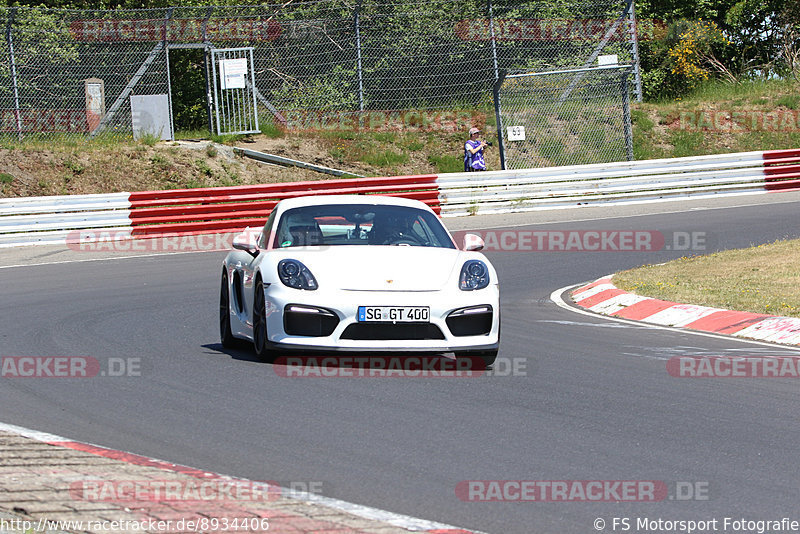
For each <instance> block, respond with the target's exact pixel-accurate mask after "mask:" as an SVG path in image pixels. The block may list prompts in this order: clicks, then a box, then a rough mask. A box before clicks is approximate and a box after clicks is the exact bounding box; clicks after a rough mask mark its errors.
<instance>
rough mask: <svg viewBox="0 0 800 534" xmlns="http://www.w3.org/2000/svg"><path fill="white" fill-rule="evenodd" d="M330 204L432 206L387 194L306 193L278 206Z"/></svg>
mask: <svg viewBox="0 0 800 534" xmlns="http://www.w3.org/2000/svg"><path fill="white" fill-rule="evenodd" d="M330 204H368V205H371V204H380V205H382V206H406V207H409V208H419V209H425V210H429V211H430V207H428V205H427V204H425V203H424V202H420V201H419V200H412V199H410V198H401V197H389V196H385V195H306V196H302V197H295V198H287V199H284V200H281V201H280V202H279V203H278V206H276V208H278V207H280V209H281V210H287V209H291V208H298V207H303V206H321V205H330Z"/></svg>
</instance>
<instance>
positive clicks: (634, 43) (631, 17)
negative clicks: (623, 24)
mask: <svg viewBox="0 0 800 534" xmlns="http://www.w3.org/2000/svg"><path fill="white" fill-rule="evenodd" d="M637 31H638V30H637V28H636V2H635V1H631V8H630V10H629V11H628V32H629V34H630V44H631V57H632V58H633V79H634V84H635V85H634V87H635V92H636V101H637V102H641V101H642V71H641V68H640V65H639V35H638V33H637Z"/></svg>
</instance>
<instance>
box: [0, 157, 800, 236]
mask: <svg viewBox="0 0 800 534" xmlns="http://www.w3.org/2000/svg"><path fill="white" fill-rule="evenodd" d="M797 189H800V149H792V150H774V151H769V152H742V153H736V154H722V155H713V156H700V157H690V158H674V159H660V160H646V161H635V162H623V163H608V164H595V165H577V166H570V167H550V168H545V169H527V170H517V171H494V172H471V173H452V174H440V175H435V174H428V175H420V176H396V177H391V178H355V179H343V180H323V181H315V182H285V183H276V184H263V185H253V186H236V187H218V188H211V189H179V190H167V191H145V192H137V193H113V194H108V195H75V196H63V197H36V198H8V199H0V247H4V246H15V245H29V244H37V243H65V242H66V241H67V239H68V238H75V237H76V236H78V238H80V231H86V232H95V233H96V232H98V231H104V232H107V233H108V235H113V236H114V237H119V238H125V237H127V236H132V237H141V238H147V237H157V236H165V235H169V236H171V235H193V234H206V233H217V232H234V231H238V230H241V229H243V228H244V227H246V226H255V227H257V226H261V225H263V224H264V222H265V221H266V218H267V216H268V215H269V212H270V210H272V208H273V207H274V206H275V204H276V203H277V202H278V201H280V200H282V199H284V198H292V197H297V196H303V195H332V194H382V195H391V196H402V197H406V198H414V199H417V200H421V201H423V202H425V203H427V204H428V205H430V206H431V207H432V208H433V209H434V210H435V211H437V213H440V214H441V215H442V216H460V215H472V214H478V213H481V214H483V213H503V212H514V211H526V210H538V209H554V208H570V207H578V206H587V205H598V204H605V203H633V202H653V201H659V200H674V199H681V198H688V197H702V196H711V195H717V196H721V195H733V194H745V193H759V192H760V193H766V192H771V191H789V190H797ZM76 231H78V232H76Z"/></svg>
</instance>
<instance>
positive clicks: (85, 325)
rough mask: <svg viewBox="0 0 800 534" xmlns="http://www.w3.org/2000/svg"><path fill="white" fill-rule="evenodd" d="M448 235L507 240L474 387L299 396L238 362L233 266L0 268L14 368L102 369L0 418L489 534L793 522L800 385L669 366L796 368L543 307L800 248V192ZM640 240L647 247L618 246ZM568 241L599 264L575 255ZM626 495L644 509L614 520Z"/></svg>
mask: <svg viewBox="0 0 800 534" xmlns="http://www.w3.org/2000/svg"><path fill="white" fill-rule="evenodd" d="M445 223H446V225H447V226H448V227H449V228H451V230H453V231H456V232H461V231H465V230H478V231H480V233H481V234H482V235H484V238H489V239H495V242H496V243H497V245H492V246H488V247H487V251H486V252H485V253H486V255H487V256H488V257H489V258H490V259H491V261H492V263H493V264H494V265H495V267H496V268H497V270H498V274H499V278H500V288H501V317H502V335H501V347H500V354H499V359H498V363H497V365H496V366H495V369H494V370H493V371H492V372H491V373H488V374H484V375H482V376H477V377H460V378H443V377H432V378H428V377H402V378H401V377H344V376H338V377H328V378H317V377H294V378H293V377H287V376H286V373H285V372H282V371H281V370H280V369H278V367H279V366H277V365H271V364H266V363H262V362H260V361H258V360H257V359H256V358H255V356H254V355H253V353H252V352H251V351H250V350H249V349H248V348H246V347H244V348H242V349H237V350H227V349H223V348H222V347H221V345H220V344H219V335H218V326H217V321H218V298H219V287H218V278H219V272H220V269H221V264H222V259H223V258H224V255H225V252H222V251H216V252H208V251H202V252H194V253H191V252H183V253H164V254H160V253H149V252H140V253H115V252H113V251H102V250H101V251H91V252H86V251H80V250H74V249H67V248H66V247H64V246H38V247H21V248H12V249H4V250H0V288H1V289H0V299H1V300H0V302H2V309H3V311H4V317H3V321H2V323H0V325H1V326H0V347H2V350H0V356H3V357H10V356H32V357H66V356H82V357H88V358H93V359H95V360H97V362H98V363H99V365H100V369H102V370H103V372H101V373H97V375H96V376H94V377H91V378H51V377H27V378H26V377H21V376H20V377H7V376H6V377H2V378H0V421H2V422H3V423H8V424H12V425H19V426H23V427H27V428H32V429H36V430H40V431H43V432H50V433H53V434H58V435H60V436H65V437H68V438H70V439H74V440H77V441H85V442H89V443H94V444H97V445H101V446H104V447H109V448H113V449H120V450H124V451H130V452H132V453H136V454H139V455H144V456H149V457H154V458H159V459H162V460H166V461H170V462H176V463H180V464H184V465H189V466H192V467H196V468H198V469H205V470H209V471H213V472H217V473H224V474H228V475H232V476H237V477H243V478H247V479H251V480H274V481H279V482H282V483H285V484H287V485H288V484H289V483H291V482H295V483H306V484H307V485H308V486H309V487H313V488H314V489H316V490H318V491H319V492H320V493H321V494H323V495H325V496H327V497H331V498H334V499H340V500H343V501H347V502H351V503H358V504H362V505H366V506H371V507H375V508H379V509H383V510H388V511H391V512H395V513H399V514H405V515H409V516H414V517H419V518H424V519H427V520H431V521H438V522H442V523H447V524H452V525H459V526H461V527H463V528H469V529H476V530H480V531H484V532H490V533H498V534H500V533H502V534H510V533H520V534H527V533H550V532H552V533H556V532H559V533H573V532H574V533H587V532H597V531H600V530H603V531H607V532H613V531H618V532H623V531H627V532H637V531H641V530H637V519H638V518H647V519H648V520H658V519H662V520H707V521H710V520H712V519H717V520H718V523H717V526H718V527H719V529H718V531H722V530H721V529H722V525H723V523H722V521H723V519H724V518H726V517H728V518H734V519H736V520H739V519H745V520H780V519H782V518H784V517H792V514H793V513H794V514H795V517H793V518H792V519H795V520H800V517H797V512H796V510H797V496H796V491H797V481H798V480H800V467H799V466H798V464H797V462H796V461H795V460H794V456H795V455H794V454H793V452H794V450H795V448H796V444H797V443H798V441H800V420H798V417H797V414H798V413H800V397H799V396H798V389H797V386H798V382H797V380H792V379H786V378H781V379H755V378H747V379H737V380H725V379H688V378H677V377H674V376H671V375H670V374H669V373H668V372H667V368H666V363H667V361H668V360H669V358H671V357H674V356H756V357H757V356H767V355H770V356H772V355H775V356H800V353H798V351H797V350H794V349H792V348H791V347H781V346H778V345H770V344H765V343H756V342H749V341H746V340H740V339H733V338H729V337H724V336H710V335H703V334H696V333H692V332H688V331H682V330H679V329H664V328H654V327H648V326H646V325H642V324H638V323H633V322H620V321H613V320H608V319H606V318H602V317H598V316H594V315H587V314H585V313H576V312H575V311H573V310H571V309H565V308H564V307H562V306H558V305H557V304H556V303H555V302H553V300H551V294H552V293H553V292H554V290H556V289H558V288H567V287H571V286H574V285H577V284H579V283H582V282H587V281H589V280H594V279H597V278H598V277H600V276H603V275H606V274H609V273H613V272H616V271H619V270H622V269H626V268H631V267H635V266H638V265H642V264H645V263H660V262H664V261H668V260H670V259H674V258H677V257H680V256H684V255H687V254H705V253H709V252H712V251H714V250H722V249H731V248H742V247H747V246H750V245H756V244H761V243H768V242H772V241H774V240H776V239H782V238H796V237H800V193H796V192H787V193H781V194H761V195H746V196H737V197H727V198H718V199H708V200H685V201H679V202H663V203H648V204H638V205H631V206H617V207H592V208H585V209H566V210H555V211H538V212H529V213H525V214H513V215H492V216H480V217H461V218H448V219H445ZM507 232H509V233H507ZM536 232H546V236H547V238H546V242H547V243H550V244H551V245H550V246H549V247H548V248H549V249H547V250H541V248H542V247H540V246H538V247H537V241H536V236H537V235H543V234H537V233H536ZM611 232H618V234H617V235H616V236H615V237H613V238H612V237H609V235H610V233H611ZM631 232H633V235H634V238H633V239H634V240H633V241H632V243H633V244H634V245H633V246H619V245H620V241H619V235H621V234H619V233H626V235H627V233H631ZM644 232H648V233H647V234H644ZM587 233H588V235H589V236H590V237H591V239H588V238H587ZM595 234H598V235H599V236H601V237H599V238H598V239H596V240H595V239H594V235H595ZM490 235H491V236H492V237H490ZM559 235H561V236H562V238H563V243H564V244H566V243H569V239H570V236H581V237H579V238H576V239H578V242H580V243H582V244H586V243H589V244H591V245H592V246H590V247H583V250H576V249H575V248H574V247H573V248H572V249H569V247H567V250H564V247H563V246H562V247H560V248H559V246H558V245H557V243H558V242H559V240H560V239H562V238H557V239H556V241H555V242H554V241H552V239H554V237H553V236H559ZM504 236H505V237H504ZM602 236H606V241H605V243H604V242H603V238H602ZM635 236H639V237H640V238H641V241H639V243H641V244H644V241H647V242H648V243H649V244H650V245H649V246H641V247H637V246H635V244H636V242H637V241H636V237H635ZM642 236H645V237H642ZM647 236H649V237H647ZM614 239H616V241H613V240H614ZM487 241H488V239H487ZM612 242H613V243H614V244H612ZM552 243H556V245H552ZM595 243H599V244H600V246H599V247H598V248H599V250H587V249H591V248H593V245H594V244H595ZM623 245H625V243H623ZM354 268H358V266H354ZM563 299H564V300H565V301H567V302H568V300H569V299H568V297H567V295H566V294H565V295H563ZM126 366H127V368H126ZM133 367H135V368H136V371H135V372H131V370H132V368H133ZM116 375H119V376H116ZM492 481H494V482H492ZM509 481H515V482H516V485H515V484H513V483H512V484H509ZM520 481H539V482H540V483H541V484H540V485H539V486H538V488H539V491H540V493H537V497H540V498H537V499H535V500H534V499H527V500H526V499H523V500H524V502H517V500H518V499H519V497H518V495H519V492H515V491H514V489H515V488H518V487H521V486H523V485H522V484H520ZM619 481H628V482H633V483H634V487H635V488H638V489H639V490H642V489H643V491H641V492H639V493H637V494H635V495H634V497H636V498H632V499H627V498H623V499H622V502H606V501H608V500H616V499H614V498H613V497H614V496H615V492H622V491H623V490H620V489H619V488H620V487H624V486H619V485H618V486H614V484H615V482H619ZM560 483H566V486H564V485H563V484H560ZM591 483H598V484H600V486H597V487H605V488H606V489H605V490H604V491H607V493H608V492H610V493H609V494H610V495H611V499H593V498H588V497H587V498H584V499H581V498H580V495H578V494H572V495H571V497H573V498H568V499H563V498H559V495H560V494H559V493H558V489H557V488H563V487H567V488H568V491H572V490H575V491H579V489H577V488H580V489H583V490H586V489H587V488H594V487H595V486H592V485H591ZM604 484H605V486H603V485H604ZM544 487H547V488H549V489H548V490H544V489H543V488H544ZM498 488H499V491H500V493H499V494H498V493H496V491H497V490H498ZM553 488H556V490H555V492H554V491H553ZM609 488H611V489H609ZM614 488H616V489H614ZM649 489H654V490H655V496H656V497H657V498H654V499H649V498H648V490H649ZM515 496H517V497H516V498H515ZM546 497H550V498H546ZM623 497H625V495H623ZM487 499H488V500H489V501H490V502H483V501H486V500H487ZM503 501H508V502H503ZM548 501H549V502H548ZM615 518H617V521H616V522H615ZM625 518H627V520H628V521H629V523H630V530H624V523H622V522H620V520H621V519H625ZM598 519H600V520H602V523H599V522H598ZM601 527H602V528H601Z"/></svg>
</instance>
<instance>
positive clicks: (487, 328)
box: [445, 306, 493, 337]
mask: <svg viewBox="0 0 800 534" xmlns="http://www.w3.org/2000/svg"><path fill="white" fill-rule="evenodd" d="M492 315H493V314H492V307H491V306H476V307H473V308H462V309H460V310H456V311H454V312H452V313H451V314H450V315H448V316H447V319H446V320H445V322H446V323H447V328H449V329H450V332H451V333H452V334H453V335H454V336H457V337H462V336H485V335H486V334H488V333H489V332H491V331H492V318H493V317H492Z"/></svg>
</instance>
